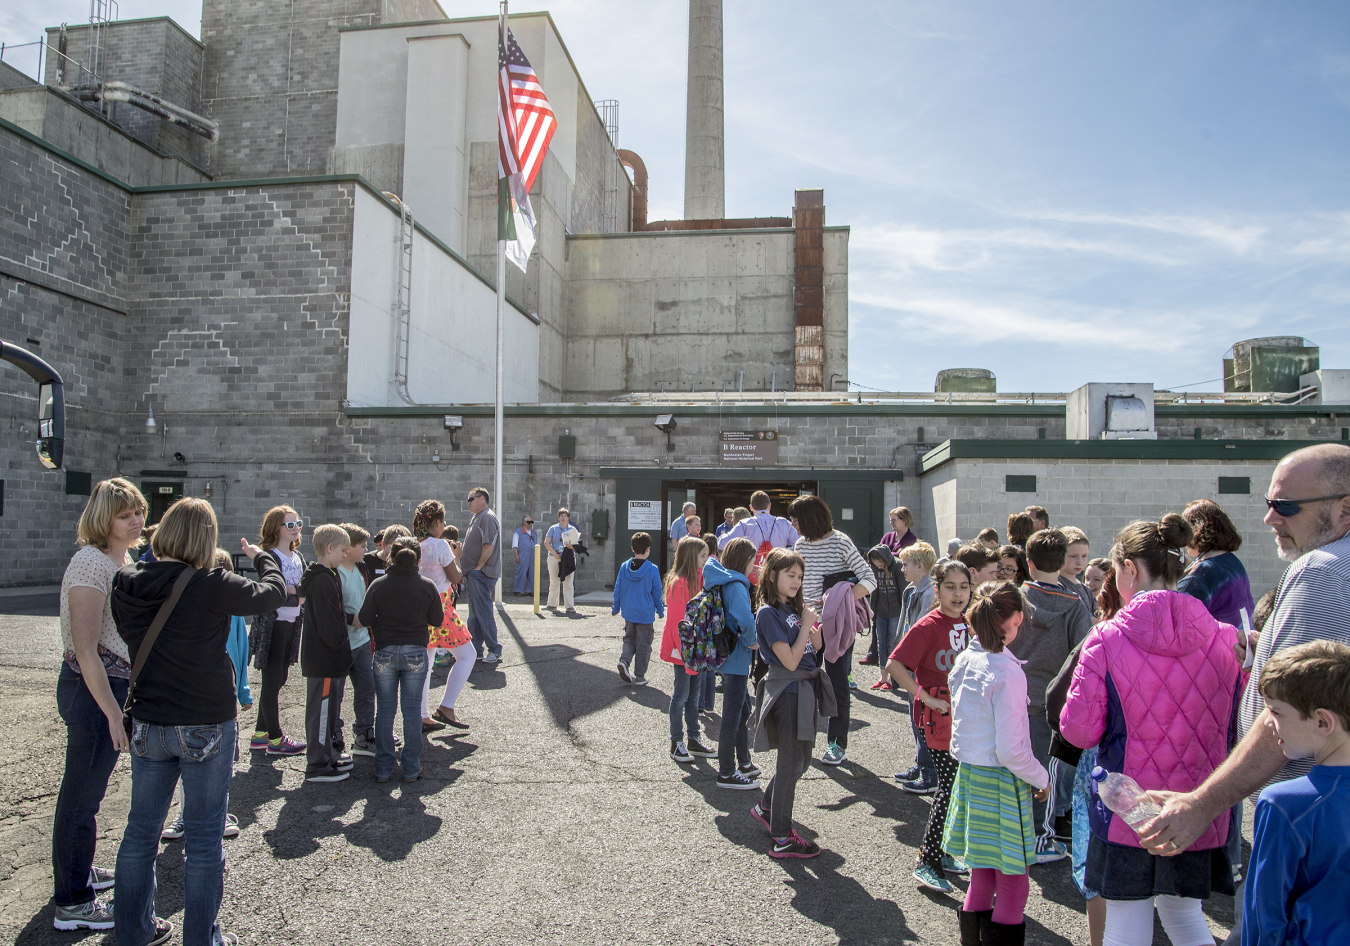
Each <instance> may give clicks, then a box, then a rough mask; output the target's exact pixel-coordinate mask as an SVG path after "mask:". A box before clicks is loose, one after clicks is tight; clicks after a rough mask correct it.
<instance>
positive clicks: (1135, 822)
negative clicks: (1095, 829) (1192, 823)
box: [1092, 765, 1162, 832]
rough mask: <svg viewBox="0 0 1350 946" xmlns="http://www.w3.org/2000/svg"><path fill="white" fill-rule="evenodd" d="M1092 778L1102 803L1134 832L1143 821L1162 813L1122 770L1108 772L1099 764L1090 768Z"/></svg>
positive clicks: (1136, 783)
mask: <svg viewBox="0 0 1350 946" xmlns="http://www.w3.org/2000/svg"><path fill="white" fill-rule="evenodd" d="M1092 780H1093V781H1094V782H1096V783H1097V795H1098V797H1100V798H1101V800H1102V804H1104V805H1106V807H1107V808H1110V809H1111V810H1112V811H1114V812H1115V813H1116V814H1118V815H1120V817H1122V818H1124V819H1125V823H1126V824H1127V825H1129V826H1130V827H1131V828H1134V830H1135V831H1136V832H1137V831H1138V830H1139V826H1140V825H1142V824H1143V823H1144V822H1146V821H1148V820H1149V819H1150V818H1156V817H1157V816H1158V815H1160V814H1161V813H1162V809H1161V808H1159V807H1158V806H1157V805H1156V804H1154V803H1153V802H1152V801H1150V800H1149V797H1148V795H1146V794H1145V793H1144V790H1143V789H1142V788H1140V787H1139V783H1138V782H1136V781H1135V780H1134V779H1132V778H1130V777H1129V776H1128V775H1125V774H1124V773H1122V772H1108V771H1106V769H1104V768H1102V767H1101V766H1100V765H1099V766H1096V767H1095V768H1094V769H1093V770H1092Z"/></svg>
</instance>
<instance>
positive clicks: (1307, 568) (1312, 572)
mask: <svg viewBox="0 0 1350 946" xmlns="http://www.w3.org/2000/svg"><path fill="white" fill-rule="evenodd" d="M808 571H809V569H808ZM1315 640H1330V641H1340V642H1341V643H1342V644H1350V534H1347V535H1344V536H1342V537H1341V538H1339V539H1337V540H1336V541H1334V542H1329V543H1328V544H1326V545H1324V546H1322V547H1321V548H1320V549H1314V550H1313V551H1311V552H1308V553H1306V554H1305V555H1303V556H1301V557H1300V558H1299V559H1298V560H1297V561H1295V562H1294V563H1293V564H1292V565H1290V566H1289V568H1288V569H1286V570H1285V573H1284V577H1283V578H1281V579H1280V586H1279V590H1278V591H1277V592H1276V594H1275V610H1274V611H1273V612H1272V613H1271V615H1270V618H1269V619H1268V620H1267V621H1266V626H1265V627H1264V628H1263V629H1262V631H1261V639H1260V640H1259V641H1258V642H1257V645H1256V656H1255V658H1254V663H1253V664H1252V675H1251V678H1250V679H1249V680H1248V681H1247V688H1246V690H1245V691H1244V692H1243V694H1242V707H1241V709H1240V710H1239V713H1238V727H1239V729H1240V730H1241V734H1242V735H1244V736H1245V735H1246V734H1247V732H1248V731H1249V730H1251V728H1252V727H1253V726H1254V725H1255V724H1256V718H1257V717H1258V716H1260V715H1261V711H1262V710H1263V709H1265V706H1266V701H1265V699H1264V697H1262V696H1261V690H1260V688H1259V687H1260V681H1261V671H1262V670H1264V669H1265V666H1266V661H1267V660H1269V659H1270V658H1271V656H1272V655H1273V654H1275V653H1276V652H1278V651H1281V650H1284V649H1285V648H1286V647H1293V646H1295V645H1296V644H1306V643H1308V642H1309V641H1315ZM1310 771H1312V760H1311V759H1300V760H1298V761H1295V762H1290V763H1289V764H1288V765H1286V766H1285V767H1284V768H1283V769H1282V770H1281V771H1280V774H1279V775H1278V776H1276V778H1275V779H1274V781H1277V782H1279V781H1284V780H1286V779H1291V778H1299V777H1300V776H1303V775H1307V774H1308V773H1309V772H1310Z"/></svg>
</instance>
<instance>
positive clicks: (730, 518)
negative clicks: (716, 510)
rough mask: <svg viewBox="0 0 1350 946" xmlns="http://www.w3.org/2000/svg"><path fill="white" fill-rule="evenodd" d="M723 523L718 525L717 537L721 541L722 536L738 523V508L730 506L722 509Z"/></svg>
mask: <svg viewBox="0 0 1350 946" xmlns="http://www.w3.org/2000/svg"><path fill="white" fill-rule="evenodd" d="M722 520H723V521H722V524H721V525H720V526H718V527H717V532H716V535H717V538H718V540H719V541H720V540H721V538H722V536H724V535H726V534H727V533H728V532H730V531H731V530H732V529H733V528H734V527H735V525H736V510H734V509H732V508H731V507H730V506H728V507H727V508H726V509H723V510H722Z"/></svg>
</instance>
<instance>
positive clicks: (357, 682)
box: [333, 644, 375, 749]
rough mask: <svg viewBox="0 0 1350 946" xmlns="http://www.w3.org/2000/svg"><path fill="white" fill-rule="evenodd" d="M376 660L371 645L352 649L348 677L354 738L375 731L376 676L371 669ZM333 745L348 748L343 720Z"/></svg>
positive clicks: (340, 721) (339, 719)
mask: <svg viewBox="0 0 1350 946" xmlns="http://www.w3.org/2000/svg"><path fill="white" fill-rule="evenodd" d="M374 659H375V654H374V651H372V650H371V649H370V644H362V645H361V646H360V647H353V648H352V669H351V670H350V671H348V673H347V677H348V679H350V680H351V681H352V715H353V716H355V717H356V719H355V720H354V721H353V722H352V737H353V738H355V737H356V736H370V735H371V733H373V732H374V730H375V676H374V671H373V670H372V669H371V666H372V662H373V661H374ZM333 744H334V745H338V746H341V747H343V748H344V749H345V748H346V745H347V744H346V742H344V741H343V738H342V719H341V717H339V718H338V727H337V735H336V736H334V738H333Z"/></svg>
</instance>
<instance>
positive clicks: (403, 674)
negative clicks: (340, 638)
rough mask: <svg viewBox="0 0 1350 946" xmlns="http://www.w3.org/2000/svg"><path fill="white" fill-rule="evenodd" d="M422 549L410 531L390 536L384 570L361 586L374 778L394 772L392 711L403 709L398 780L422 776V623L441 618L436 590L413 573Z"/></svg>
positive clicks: (442, 611)
mask: <svg viewBox="0 0 1350 946" xmlns="http://www.w3.org/2000/svg"><path fill="white" fill-rule="evenodd" d="M421 557H422V551H421V549H420V548H419V547H418V544H417V540H416V539H414V538H412V537H411V536H407V537H402V538H399V539H397V540H395V542H394V544H393V547H392V548H391V549H390V554H389V570H388V571H387V572H385V574H384V576H383V577H382V578H376V579H375V580H374V581H373V582H371V585H370V587H369V588H367V589H366V600H365V602H364V603H363V604H362V605H361V613H360V615H358V618H359V620H360V621H361V624H362V625H363V626H365V627H368V628H370V636H371V637H372V638H373V639H374V641H375V658H374V670H375V781H377V782H387V781H389V779H390V777H391V776H392V775H393V774H394V711H395V709H396V708H402V710H403V759H402V763H401V764H402V768H403V781H405V782H414V781H416V780H417V779H419V778H421V777H422V681H423V680H424V679H425V678H426V675H427V673H428V672H430V670H431V667H430V666H429V665H428V663H427V639H428V637H427V629H428V627H440V626H441V621H442V620H444V618H445V609H444V606H443V605H442V604H441V596H440V593H439V592H438V591H437V590H436V586H435V585H434V584H432V582H431V579H429V578H424V577H423V576H422V575H419V574H418V573H417V564H418V562H419V561H420V560H421Z"/></svg>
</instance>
